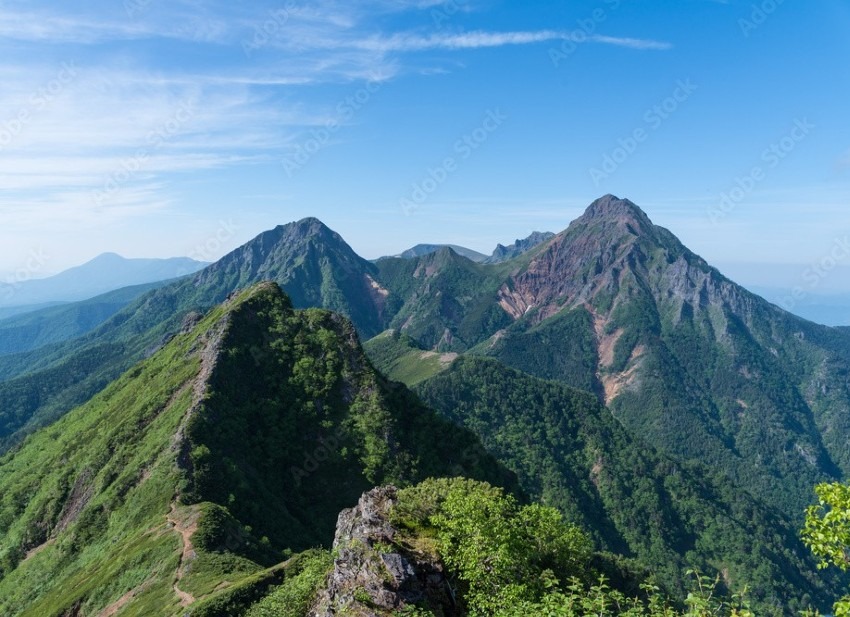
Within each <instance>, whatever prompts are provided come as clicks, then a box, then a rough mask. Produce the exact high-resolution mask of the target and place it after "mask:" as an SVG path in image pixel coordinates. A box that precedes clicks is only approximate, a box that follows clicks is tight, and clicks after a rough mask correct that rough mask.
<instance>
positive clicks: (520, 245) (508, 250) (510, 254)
mask: <svg viewBox="0 0 850 617" xmlns="http://www.w3.org/2000/svg"><path fill="white" fill-rule="evenodd" d="M554 236H555V234H553V233H552V232H551V231H546V232H540V231H534V232H532V233H531V235H529V236H528V237H527V238H524V239H522V240H520V239H517V240H515V241H514V243H513V244H511V245H509V246H504V245H502V244H497V245H496V248H495V249H494V250H493V253H492V254H491V255H490V256H487V255H484V254H483V253H479V252H478V251H473V250H472V249H468V248H466V247H463V246H458V245H456V244H417V245H416V246H414V247H413V248H409V249H407V250H406V251H403V252H402V253H399V254H398V255H393V257H400V258H402V259H413V258H415V257H423V256H424V255H430V254H431V253H436V252H437V251H439V250H440V249H443V248H449V249H451V250H452V251H454V252H455V253H457V254H458V255H461V256H462V257H466V258H467V259H469V260H471V261H474V262H476V263H489V264H493V263H501V262H503V261H507V260H509V259H513V258H514V257H518V256H519V255H522V254H523V253H525V252H526V251H529V250H531V249H533V248H534V247H535V246H537V245H538V244H540V243H542V242H545V241H546V240H549V239H550V238H552V237H554ZM381 259H388V258H387V257H382V258H381Z"/></svg>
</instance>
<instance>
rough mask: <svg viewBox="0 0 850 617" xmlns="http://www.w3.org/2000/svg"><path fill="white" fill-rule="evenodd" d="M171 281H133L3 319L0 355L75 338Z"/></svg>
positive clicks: (1, 323)
mask: <svg viewBox="0 0 850 617" xmlns="http://www.w3.org/2000/svg"><path fill="white" fill-rule="evenodd" d="M167 284H168V281H160V282H156V283H147V284H144V285H134V286H132V287H125V288H123V289H118V290H116V291H110V292H108V293H105V294H102V295H100V296H96V297H94V298H91V299H90V300H83V301H81V302H73V303H69V304H61V305H59V306H52V307H48V308H42V309H39V310H35V311H30V312H27V313H25V314H23V315H17V316H13V317H9V318H7V319H4V320H2V321H0V355H5V354H14V353H20V352H24V351H31V350H33V349H38V348H39V347H44V346H45V345H50V344H52V343H60V342H62V341H65V340H68V339H71V338H76V337H78V336H80V335H82V334H85V333H86V332H89V331H90V330H93V329H94V328H96V327H97V326H98V325H100V324H102V323H103V322H104V321H106V320H107V319H109V318H110V317H112V316H113V315H115V314H116V313H117V312H118V311H120V310H121V309H123V308H124V307H125V306H127V305H128V304H130V302H132V301H133V300H135V299H136V298H138V297H139V296H141V295H142V294H144V293H146V292H148V291H150V290H152V289H158V288H160V287H163V286H164V285H167Z"/></svg>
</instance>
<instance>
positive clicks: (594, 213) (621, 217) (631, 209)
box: [582, 193, 652, 227]
mask: <svg viewBox="0 0 850 617" xmlns="http://www.w3.org/2000/svg"><path fill="white" fill-rule="evenodd" d="M582 219H583V220H609V221H614V222H618V223H629V222H638V223H640V224H641V225H642V226H643V225H647V226H650V227H651V226H652V221H650V220H649V217H648V216H647V215H646V212H644V211H643V210H641V209H640V208H639V207H638V206H637V205H636V204H635V203H633V202H631V201H629V200H628V199H620V198H619V197H617V196H616V195H611V194H610V193H609V194H607V195H603V196H602V197H600V198H599V199H597V200H595V201H594V202H593V203H592V204H590V205H589V206H588V207H587V210H585V212H584V216H582Z"/></svg>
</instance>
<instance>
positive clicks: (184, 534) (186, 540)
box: [166, 503, 198, 606]
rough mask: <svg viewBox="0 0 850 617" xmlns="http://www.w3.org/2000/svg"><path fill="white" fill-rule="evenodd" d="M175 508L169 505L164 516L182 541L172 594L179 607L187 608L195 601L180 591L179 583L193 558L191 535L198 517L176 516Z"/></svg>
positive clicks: (195, 528) (196, 527) (190, 595)
mask: <svg viewBox="0 0 850 617" xmlns="http://www.w3.org/2000/svg"><path fill="white" fill-rule="evenodd" d="M176 512H177V507H176V505H175V504H173V503H172V504H171V511H170V512H169V513H168V514H167V515H166V520H167V521H168V522H169V523H171V524H172V525H173V526H174V531H176V532H177V533H179V534H180V538H181V539H182V541H183V551H182V553H181V554H180V562H179V563H178V564H177V574H176V575H175V581H174V593H176V594H177V597H178V598H180V605H181V606H189V605H190V604H192V603H193V602H194V601H195V598H194V596H192V594H189V593H186V592H185V591H183V590H182V589H180V581H181V580H183V575H184V574H185V569H186V566H188V565H189V562H190V561H192V560H193V559H194V558H195V547H194V546H193V545H192V534H194V533H195V532H196V531H197V530H198V516H197V514H196V513H195V514H191V515H189V516H188V517H185V518H182V519H181V518H179V517H177V516H176Z"/></svg>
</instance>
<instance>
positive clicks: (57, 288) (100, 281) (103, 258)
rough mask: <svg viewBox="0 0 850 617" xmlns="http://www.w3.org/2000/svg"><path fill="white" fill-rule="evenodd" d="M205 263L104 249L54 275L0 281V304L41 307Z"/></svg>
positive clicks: (181, 273)
mask: <svg viewBox="0 0 850 617" xmlns="http://www.w3.org/2000/svg"><path fill="white" fill-rule="evenodd" d="M207 265H208V264H206V263H203V262H200V261H196V260H194V259H190V258H188V257H175V258H171V259H126V258H124V257H121V256H120V255H116V254H115V253H103V254H102V255H99V256H97V257H95V258H94V259H92V260H91V261H88V262H86V263H84V264H83V265H81V266H77V267H74V268H70V269H68V270H65V271H63V272H60V273H59V274H56V275H54V276H50V277H47V278H43V279H29V280H25V281H20V282H6V283H0V307H29V306H31V305H36V306H34V307H33V308H40V307H39V306H38V305H45V304H49V303H57V302H74V301H78V300H86V299H88V298H93V297H94V296H98V295H100V294H104V293H107V292H109V291H114V290H116V289H120V288H122V287H129V286H131V285H142V284H145V283H153V282H156V281H164V280H167V279H172V278H176V277H179V276H185V275H187V274H192V273H194V272H197V271H198V270H200V269H201V268H203V267H205V266H207ZM7 315H9V313H7Z"/></svg>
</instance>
